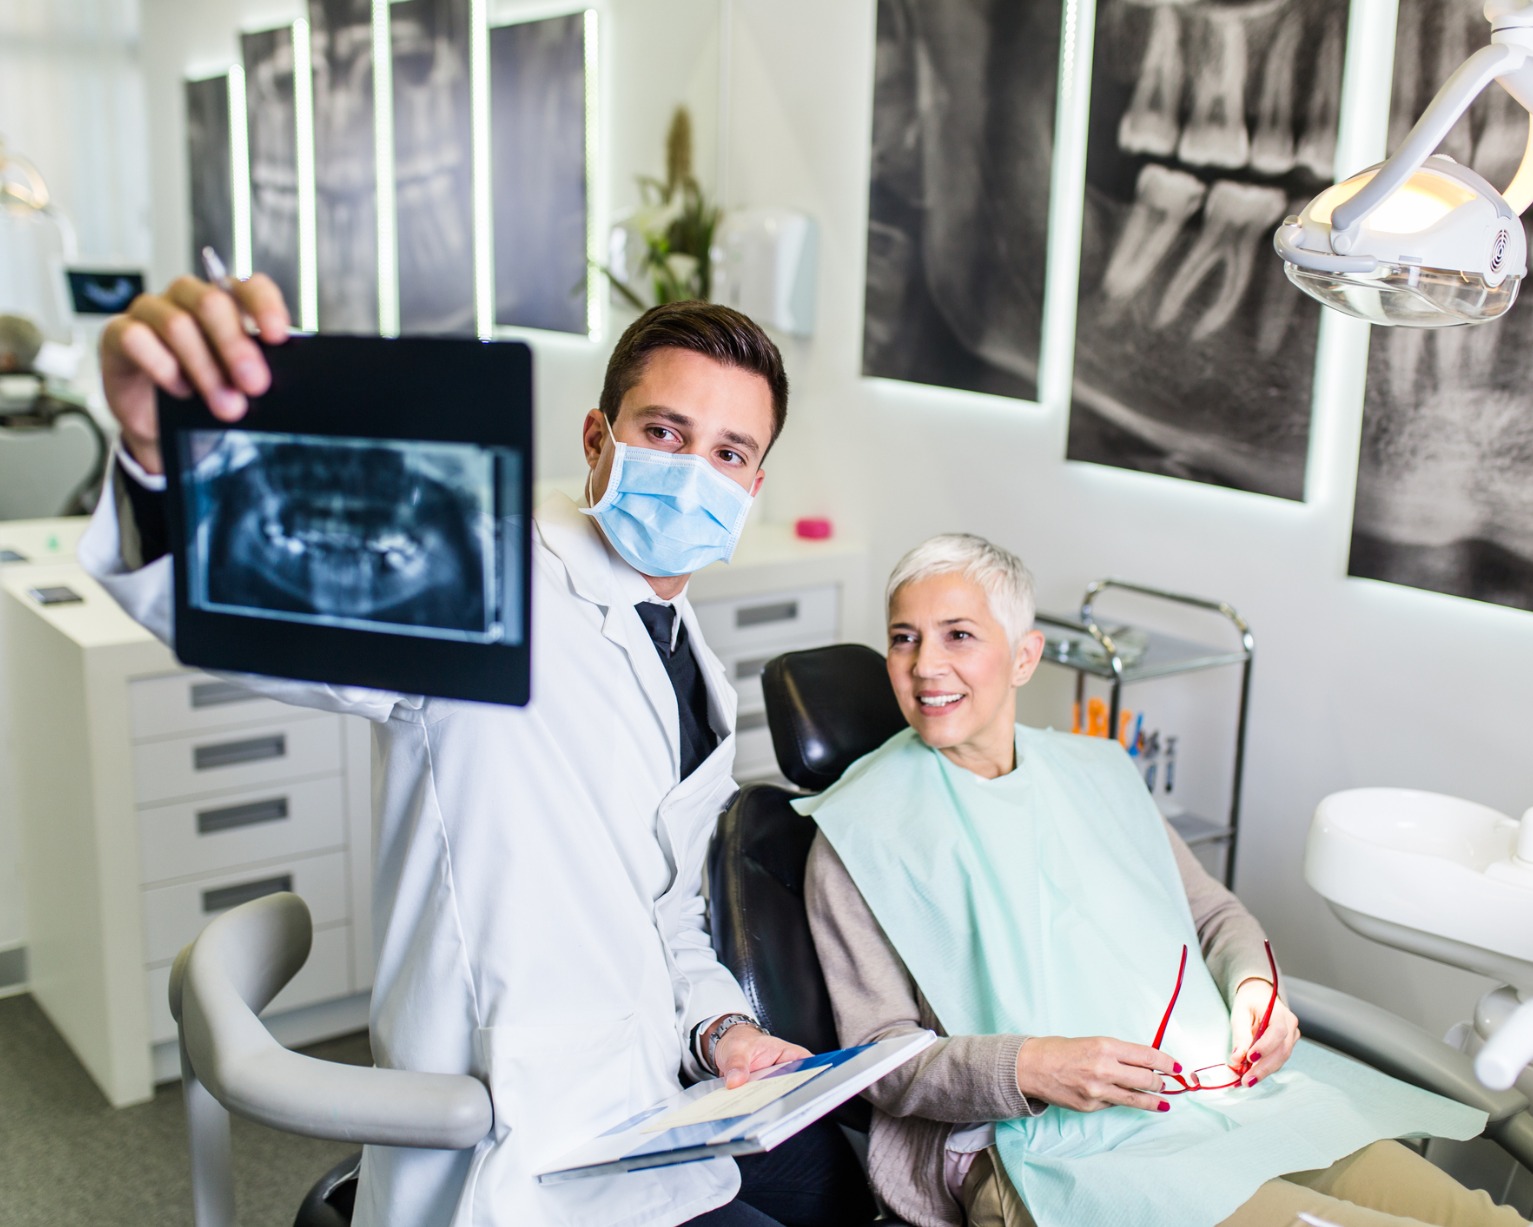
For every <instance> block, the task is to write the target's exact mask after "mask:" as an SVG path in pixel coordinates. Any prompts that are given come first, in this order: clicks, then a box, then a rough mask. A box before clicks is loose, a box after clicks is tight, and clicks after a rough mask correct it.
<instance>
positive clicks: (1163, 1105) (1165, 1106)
mask: <svg viewBox="0 0 1533 1227" xmlns="http://www.w3.org/2000/svg"><path fill="white" fill-rule="evenodd" d="M1155 1110H1156V1111H1157V1112H1169V1111H1171V1104H1170V1103H1169V1102H1168V1101H1166V1100H1164V1099H1162V1100H1161V1101H1160V1106H1159V1107H1157V1108H1156V1109H1155Z"/></svg>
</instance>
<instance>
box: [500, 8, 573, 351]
mask: <svg viewBox="0 0 1533 1227" xmlns="http://www.w3.org/2000/svg"><path fill="white" fill-rule="evenodd" d="M585 89H586V74H585V22H584V20H583V18H582V16H581V14H579V13H574V14H571V15H569V16H567V17H553V18H549V19H548V20H545V21H529V22H523V23H521V24H518V25H511V26H501V27H498V28H496V29H493V30H491V31H490V106H491V110H492V113H493V116H494V118H493V122H492V123H491V125H490V141H491V146H490V166H491V178H492V180H493V187H492V191H493V193H494V220H495V322H496V323H497V324H519V325H522V326H524V327H529V328H551V329H556V330H558V331H561V332H579V333H584V332H585V330H586V159H585V132H586V107H585Z"/></svg>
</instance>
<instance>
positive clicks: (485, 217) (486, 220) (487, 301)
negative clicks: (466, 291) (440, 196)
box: [468, 0, 495, 341]
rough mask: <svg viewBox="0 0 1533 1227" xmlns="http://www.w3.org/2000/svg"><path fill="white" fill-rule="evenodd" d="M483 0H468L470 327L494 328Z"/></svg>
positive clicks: (482, 331) (483, 335)
mask: <svg viewBox="0 0 1533 1227" xmlns="http://www.w3.org/2000/svg"><path fill="white" fill-rule="evenodd" d="M486 8H487V6H486V0H469V23H468V24H469V36H468V37H469V43H468V81H469V116H470V119H469V123H470V142H471V147H472V155H471V173H472V176H473V213H474V326H475V331H476V332H477V333H478V335H479V339H480V340H481V341H487V340H489V339H490V336H491V335H492V333H493V332H494V331H495V239H494V225H493V218H492V216H491V211H490V210H491V202H490V26H489V14H488V12H487V11H486Z"/></svg>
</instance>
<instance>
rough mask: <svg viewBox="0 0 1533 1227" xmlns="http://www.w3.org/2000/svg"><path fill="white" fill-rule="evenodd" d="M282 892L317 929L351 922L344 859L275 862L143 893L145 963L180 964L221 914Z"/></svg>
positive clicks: (329, 856) (333, 855)
mask: <svg viewBox="0 0 1533 1227" xmlns="http://www.w3.org/2000/svg"><path fill="white" fill-rule="evenodd" d="M279 890H290V891H292V892H293V893H294V894H296V895H299V896H301V897H302V898H303V901H304V902H305V903H307V904H308V905H309V912H310V914H311V915H312V916H313V917H314V923H315V925H326V924H337V923H339V922H341V921H343V920H346V919H348V918H349V915H350V911H351V894H350V891H349V890H348V889H347V886H346V855H345V853H343V852H333V853H329V854H327V855H325V856H309V857H303V858H300V859H294V860H286V861H271V862H269V863H267V864H264V865H259V866H247V867H245V868H243V869H240V870H238V871H236V872H231V873H219V874H210V875H209V876H207V877H205V878H198V879H197V880H196V881H195V882H178V883H176V884H175V885H174V886H153V887H150V888H148V889H147V890H145V891H144V961H145V962H148V963H159V962H162V961H163V960H165V959H173V958H175V957H176V955H177V954H178V953H180V950H181V947H182V946H184V945H186V943H187V942H189V941H191V940H192V938H194V937H196V936H197V934H199V933H201V932H202V927H203V925H205V924H207V923H208V921H210V920H212V919H213V917H214V916H216V915H218V913H219V912H222V911H226V910H227V909H229V908H231V907H234V906H236V905H237V904H240V903H244V902H246V901H247V900H250V899H257V898H260V897H261V896H262V895H270V894H273V893H275V892H276V891H279Z"/></svg>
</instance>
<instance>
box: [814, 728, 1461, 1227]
mask: <svg viewBox="0 0 1533 1227" xmlns="http://www.w3.org/2000/svg"><path fill="white" fill-rule="evenodd" d="M1017 759H1018V768H1017V770H1016V771H1013V772H1012V773H1011V774H1009V775H1006V776H1002V777H1000V778H999V779H995V780H985V779H981V778H980V777H979V776H976V775H974V774H973V773H971V772H969V771H966V770H964V769H963V768H961V767H956V766H954V765H953V764H952V763H950V762H948V760H947V759H946V758H945V757H943V756H942V755H941V754H940V753H937V752H936V751H934V750H931V749H929V748H927V747H926V746H925V745H923V744H922V743H921V741H920V740H919V739H918V738H917V737H916V735H915V734H914V732H912V731H911V730H909V729H907V730H905V731H904V732H903V733H900V734H898V735H897V736H895V737H894V738H892V739H890V741H888V742H887V743H886V744H885V745H884V746H882V747H881V748H880V749H878V750H876V751H874V752H873V753H872V754H870V755H868V756H867V757H865V758H863V759H860V760H859V761H858V762H856V763H855V764H853V765H852V767H851V768H850V769H849V770H848V771H847V772H846V774H845V776H844V777H843V778H842V780H841V781H840V783H838V784H837V785H835V786H834V787H832V788H831V789H829V790H828V791H827V792H825V793H823V794H821V795H820V796H818V797H811V798H806V799H805V800H802V801H799V802H796V803H795V804H796V806H797V807H798V809H799V810H800V812H802V813H805V814H809V815H811V816H812V817H813V818H814V820H815V822H816V823H817V824H818V825H819V828H820V830H821V831H822V832H823V833H824V834H825V837H826V838H827V839H828V840H829V841H830V843H831V844H832V846H833V847H834V848H835V849H836V852H837V853H838V854H839V855H840V857H841V859H842V861H843V862H845V864H846V867H847V870H848V872H850V873H851V875H852V878H853V880H854V881H855V882H856V883H857V886H858V888H859V889H860V890H861V891H862V894H863V896H864V898H865V899H866V900H867V903H868V906H869V907H870V908H871V909H872V912H873V915H874V917H875V918H876V919H877V920H878V922H879V924H880V925H881V926H882V927H883V930H884V932H885V934H886V935H887V936H888V938H889V940H890V942H892V943H893V945H894V948H895V950H896V951H898V953H899V955H900V957H901V958H902V959H903V960H904V962H905V965H906V967H907V968H909V970H910V974H911V975H912V976H913V977H914V978H915V981H916V983H917V984H919V985H920V987H921V990H922V991H923V992H924V993H925V994H926V998H927V1000H928V1001H930V1002H931V1004H932V1007H933V1009H934V1010H935V1011H936V1013H937V1016H938V1018H940V1019H941V1020H942V1025H943V1026H944V1027H945V1028H946V1029H947V1030H948V1031H949V1032H950V1033H951V1034H955V1035H973V1034H995V1033H1001V1032H1010V1033H1020V1034H1023V1035H1069V1036H1090V1035H1107V1036H1114V1037H1116V1038H1119V1039H1124V1040H1130V1041H1133V1042H1135V1043H1141V1044H1148V1043H1149V1042H1150V1041H1151V1040H1152V1039H1153V1038H1154V1035H1155V1028H1156V1026H1157V1024H1158V1023H1159V1022H1160V1018H1161V1014H1162V1013H1163V1012H1164V1010H1165V1008H1166V1003H1167V1001H1169V1000H1170V997H1171V992H1172V989H1173V987H1174V986H1175V983H1176V971H1177V963H1178V961H1179V958H1180V955H1181V948H1182V945H1183V944H1184V943H1185V944H1186V945H1187V946H1188V948H1189V951H1190V957H1189V959H1188V963H1187V975H1186V980H1185V982H1184V984H1183V986H1182V991H1181V996H1180V997H1179V998H1178V1000H1177V1004H1176V1010H1175V1012H1174V1013H1173V1015H1172V1017H1171V1024H1170V1026H1169V1028H1168V1029H1167V1031H1166V1037H1165V1039H1164V1041H1163V1042H1162V1044H1161V1047H1162V1050H1163V1051H1165V1052H1166V1053H1168V1054H1170V1055H1171V1056H1172V1057H1173V1058H1175V1059H1176V1060H1178V1061H1180V1062H1181V1063H1182V1066H1183V1068H1184V1069H1188V1070H1192V1069H1197V1068H1200V1067H1202V1066H1206V1065H1217V1064H1219V1063H1221V1062H1222V1061H1224V1060H1225V1059H1226V1058H1227V1057H1228V1055H1229V1051H1230V1020H1229V1010H1228V1008H1227V1007H1226V1005H1225V1003H1224V1000H1223V998H1222V996H1221V995H1220V991H1219V989H1218V987H1216V986H1215V984H1214V982H1213V978H1212V977H1211V976H1210V975H1209V972H1208V969H1207V967H1206V966H1205V965H1204V963H1203V960H1202V959H1201V958H1200V957H1199V954H1198V936H1197V933H1196V932H1195V931H1194V929H1193V923H1192V916H1191V913H1190V911H1189V910H1188V907H1187V897H1186V893H1185V891H1184V889H1183V887H1182V881H1181V877H1180V875H1179V873H1178V872H1177V868H1176V861H1175V858H1174V857H1173V855H1172V851H1171V845H1170V843H1169V842H1168V840H1167V839H1166V835H1165V828H1164V826H1163V824H1162V822H1161V818H1160V815H1159V813H1158V812H1157V810H1156V809H1155V806H1154V804H1153V802H1151V800H1150V799H1149V796H1148V794H1147V793H1146V792H1145V789H1144V785H1143V784H1142V783H1141V781H1140V779H1139V776H1138V773H1137V772H1135V770H1134V769H1133V766H1132V764H1131V763H1130V762H1129V760H1128V757H1127V756H1126V755H1125V754H1124V753H1123V752H1122V750H1121V748H1120V747H1119V746H1118V745H1117V743H1116V742H1111V741H1103V740H1100V739H1095V738H1085V737H1076V736H1071V735H1069V734H1062V733H1054V732H1041V731H1038V730H1035V729H1028V728H1024V727H1021V726H1018V728H1017ZM1484 1124H1485V1116H1484V1114H1483V1113H1480V1112H1476V1111H1474V1110H1473V1109H1470V1108H1467V1107H1464V1106H1463V1105H1461V1104H1457V1103H1453V1102H1452V1101H1450V1100H1447V1099H1443V1098H1441V1097H1440V1096H1437V1095H1433V1094H1430V1093H1429V1092H1426V1091H1421V1090H1418V1089H1416V1088H1414V1087H1410V1086H1407V1085H1406V1084H1404V1083H1402V1082H1399V1081H1396V1080H1395V1079H1393V1078H1390V1077H1387V1076H1385V1075H1383V1074H1380V1073H1378V1072H1376V1071H1374V1070H1371V1069H1369V1068H1367V1067H1366V1066H1363V1065H1360V1064H1358V1063H1356V1062H1354V1061H1351V1060H1348V1059H1347V1058H1344V1057H1340V1056H1337V1055H1335V1054H1333V1053H1331V1052H1328V1051H1327V1050H1325V1049H1322V1048H1319V1047H1316V1046H1315V1045H1312V1044H1307V1043H1303V1042H1301V1043H1300V1044H1299V1045H1298V1047H1297V1048H1296V1049H1295V1051H1294V1053H1293V1056H1292V1057H1291V1058H1290V1059H1289V1061H1288V1063H1287V1064H1286V1065H1285V1066H1284V1067H1283V1068H1282V1069H1281V1070H1280V1071H1279V1072H1278V1073H1276V1074H1274V1075H1272V1076H1271V1077H1269V1078H1265V1079H1263V1080H1262V1081H1261V1082H1259V1083H1258V1084H1257V1085H1256V1086H1255V1087H1238V1088H1234V1089H1231V1090H1226V1091H1205V1092H1199V1093H1196V1094H1189V1095H1179V1096H1175V1097H1174V1098H1173V1099H1172V1100H1171V1110H1170V1111H1169V1112H1164V1113H1160V1112H1155V1113H1152V1112H1142V1111H1138V1110H1135V1109H1131V1108H1122V1107H1115V1108H1108V1109H1105V1110H1103V1111H1100V1112H1075V1111H1071V1110H1069V1109H1066V1108H1049V1109H1048V1110H1047V1111H1045V1112H1044V1113H1042V1114H1041V1115H1040V1116H1036V1117H1031V1118H1026V1117H1024V1118H1021V1119H1018V1120H1012V1121H1004V1122H1001V1123H1000V1124H998V1125H997V1127H996V1143H997V1147H998V1149H999V1151H1000V1155H1001V1159H1002V1162H1003V1163H1004V1164H1005V1167H1006V1171H1007V1174H1008V1175H1009V1176H1010V1177H1011V1180H1012V1183H1013V1184H1015V1185H1016V1186H1017V1189H1018V1191H1019V1192H1020V1193H1021V1195H1022V1200H1023V1202H1024V1203H1025V1204H1026V1205H1027V1207H1028V1209H1029V1210H1030V1211H1031V1212H1032V1214H1033V1217H1034V1218H1036V1219H1037V1221H1038V1223H1039V1224H1040V1227H1065V1225H1067V1224H1082V1223H1090V1224H1092V1225H1093V1227H1119V1225H1121V1227H1153V1225H1155V1224H1165V1225H1166V1227H1212V1225H1213V1224H1216V1223H1218V1222H1219V1221H1220V1220H1222V1219H1224V1218H1226V1217H1228V1216H1229V1215H1230V1214H1231V1213H1232V1212H1233V1211H1234V1210H1235V1209H1236V1208H1237V1207H1238V1206H1240V1205H1241V1204H1242V1203H1243V1202H1245V1201H1246V1200H1247V1199H1248V1198H1250V1197H1251V1195H1252V1194H1253V1193H1255V1191H1256V1189H1257V1187H1258V1186H1259V1185H1260V1184H1262V1183H1263V1182H1264V1181H1266V1180H1269V1179H1271V1178H1273V1177H1275V1176H1280V1175H1282V1174H1283V1173H1285V1172H1295V1171H1305V1170H1309V1169H1313V1168H1322V1167H1326V1166H1328V1165H1329V1164H1331V1163H1332V1162H1334V1161H1335V1160H1336V1159H1339V1158H1341V1157H1343V1156H1344V1155H1348V1154H1350V1153H1351V1152H1352V1151H1354V1150H1357V1149H1358V1148H1359V1147H1362V1146H1365V1145H1366V1144H1368V1143H1369V1142H1372V1141H1376V1140H1378V1139H1379V1138H1387V1137H1403V1136H1424V1135H1434V1136H1439V1137H1452V1138H1467V1137H1473V1136H1474V1135H1475V1134H1477V1133H1478V1132H1479V1131H1480V1130H1481V1129H1482V1128H1483V1127H1484Z"/></svg>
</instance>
